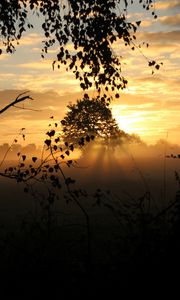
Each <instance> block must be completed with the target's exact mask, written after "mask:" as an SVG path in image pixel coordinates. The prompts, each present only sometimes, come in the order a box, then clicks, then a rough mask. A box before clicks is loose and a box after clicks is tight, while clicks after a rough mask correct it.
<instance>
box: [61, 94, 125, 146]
mask: <svg viewBox="0 0 180 300" xmlns="http://www.w3.org/2000/svg"><path fill="white" fill-rule="evenodd" d="M67 107H68V109H69V111H68V112H67V114H66V116H65V117H64V119H63V120H62V121H61V124H62V126H63V128H62V130H63V133H64V139H65V140H71V141H77V140H80V138H81V137H85V136H86V135H87V136H91V135H93V136H97V137H100V138H103V139H108V138H111V137H116V138H117V137H118V136H119V128H118V125H117V123H116V121H115V119H114V118H113V117H112V113H111V110H110V109H109V108H108V106H107V105H106V103H105V101H103V100H102V99H100V98H99V97H97V98H93V99H92V100H91V99H90V98H89V96H88V95H87V94H85V95H84V98H83V99H82V100H78V101H77V103H76V104H69V105H68V106H67ZM87 139H88V137H87Z"/></svg>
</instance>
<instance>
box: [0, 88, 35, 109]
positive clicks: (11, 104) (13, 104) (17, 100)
mask: <svg viewBox="0 0 180 300" xmlns="http://www.w3.org/2000/svg"><path fill="white" fill-rule="evenodd" d="M27 92H28V91H26V92H24V93H21V94H19V95H18V96H17V97H16V99H15V100H14V101H12V102H11V103H9V104H8V105H6V106H5V107H4V108H2V109H1V110H0V114H2V113H4V112H5V111H6V110H7V109H9V108H10V107H11V106H15V105H16V104H17V103H20V102H23V101H25V100H26V99H30V100H33V98H31V97H30V96H28V95H26V96H23V95H24V94H26V93H27Z"/></svg>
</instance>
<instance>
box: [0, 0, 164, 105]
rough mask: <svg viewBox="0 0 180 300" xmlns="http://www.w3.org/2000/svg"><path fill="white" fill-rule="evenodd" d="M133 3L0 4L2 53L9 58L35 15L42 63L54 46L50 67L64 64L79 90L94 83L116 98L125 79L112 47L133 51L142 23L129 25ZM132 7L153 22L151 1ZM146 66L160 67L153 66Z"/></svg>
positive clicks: (22, 0) (44, 0)
mask: <svg viewBox="0 0 180 300" xmlns="http://www.w3.org/2000/svg"><path fill="white" fill-rule="evenodd" d="M133 2H134V1H132V0H131V1H130V0H129V1H128V0H107V1H103V0H83V1H82V0H67V1H60V0H53V1H52V0H28V1H27V0H19V1H16V0H12V1H9V0H3V1H1V3H0V37H1V40H2V42H3V44H4V47H5V51H7V52H9V53H13V52H14V51H15V47H16V44H17V43H19V41H20V40H21V38H22V36H23V33H24V32H26V31H27V30H28V28H29V29H30V28H33V27H34V25H33V24H32V22H30V21H29V19H30V18H29V17H30V16H31V15H32V14H34V15H36V16H37V17H39V18H40V22H41V26H42V30H43V32H44V40H43V47H42V57H43V58H44V56H45V54H46V53H47V52H48V49H49V48H50V47H52V46H53V45H55V44H58V51H57V54H56V59H55V60H54V62H53V67H55V66H57V67H58V68H60V66H61V65H66V67H67V70H69V69H72V70H73V73H74V75H75V77H76V79H79V80H80V86H81V88H82V89H84V90H85V89H88V88H89V87H91V86H92V85H93V84H94V85H95V88H96V89H97V90H99V91H100V90H101V85H103V86H105V88H106V90H107V91H108V90H109V89H111V90H112V91H114V90H115V91H116V93H117V92H118V91H119V90H121V89H123V88H125V87H126V85H127V80H126V79H125V78H124V77H123V76H122V75H121V58H120V57H117V56H116V55H115V53H114V51H113V48H112V46H113V44H114V43H115V42H116V41H118V40H122V42H123V43H124V44H125V46H129V47H130V48H131V49H132V50H134V48H135V40H136V32H137V30H138V28H139V26H140V24H141V21H140V20H137V21H136V22H130V21H128V18H127V11H128V6H130V5H131V4H133ZM137 2H138V3H139V5H140V6H142V7H143V8H144V9H146V10H150V9H151V13H152V15H153V16H154V18H156V15H155V8H154V0H139V1H137ZM70 46H72V47H70ZM70 49H72V50H70ZM1 53H2V49H0V54H1ZM153 62H154V61H153ZM148 63H149V65H150V66H151V67H155V68H156V69H157V68H159V65H158V64H156V62H154V64H152V62H151V61H148ZM109 100H110V99H109Z"/></svg>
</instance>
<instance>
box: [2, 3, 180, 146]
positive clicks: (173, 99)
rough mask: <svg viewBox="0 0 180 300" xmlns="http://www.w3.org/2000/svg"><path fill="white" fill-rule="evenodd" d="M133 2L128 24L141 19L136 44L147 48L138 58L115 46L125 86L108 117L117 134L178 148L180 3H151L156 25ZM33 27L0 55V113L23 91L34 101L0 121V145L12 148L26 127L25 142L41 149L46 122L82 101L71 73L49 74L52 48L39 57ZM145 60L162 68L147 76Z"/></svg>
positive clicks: (137, 53)
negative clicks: (113, 121)
mask: <svg viewBox="0 0 180 300" xmlns="http://www.w3.org/2000/svg"><path fill="white" fill-rule="evenodd" d="M137 2H138V1H135V4H134V5H133V6H132V7H131V9H130V11H129V19H130V20H143V21H142V26H141V29H140V31H139V32H138V33H137V44H142V43H143V42H145V43H148V44H149V45H150V46H149V47H148V48H147V47H145V46H143V45H142V48H141V50H142V52H143V54H142V53H141V52H140V51H138V49H136V50H135V51H130V50H127V48H125V47H123V46H122V45H121V43H119V42H117V43H116V44H115V45H114V51H115V52H116V53H117V55H121V56H123V75H124V76H125V77H126V78H127V79H128V87H127V89H126V90H124V91H122V92H121V96H120V98H119V99H116V100H114V101H113V102H112V103H111V108H112V112H113V116H114V117H115V118H116V120H117V122H118V124H119V127H120V128H121V129H123V130H125V131H126V132H128V133H136V134H138V135H139V136H140V137H141V138H142V139H143V140H144V141H145V142H146V143H147V144H155V143H156V142H157V141H158V140H159V139H167V138H168V141H169V142H171V143H177V144H180V134H179V131H180V118H179V114H180V101H179V94H180V93H179V92H180V84H179V83H180V80H179V78H180V70H179V59H180V52H179V41H180V2H179V1H178V0H176V1H175V0H167V1H166V0H164V1H156V5H155V8H156V14H157V16H158V18H157V19H156V20H154V19H153V18H152V16H151V14H150V13H149V12H145V11H143V10H140V9H139V5H137ZM38 23H39V21H38V20H37V26H36V27H35V29H34V30H33V31H32V30H31V31H29V32H26V34H25V35H24V37H23V38H22V40H21V41H20V45H19V46H18V47H17V49H16V52H15V54H13V55H10V54H2V55H1V56H0V66H1V67H0V108H2V107H3V106H4V105H6V104H7V103H9V101H10V100H13V99H15V98H16V96H17V95H18V94H19V93H21V92H23V91H26V90H29V91H30V92H29V95H30V96H32V98H33V99H34V100H30V101H26V102H24V103H23V104H21V105H20V107H21V108H11V109H9V110H8V111H6V112H5V113H4V114H3V115H2V116H1V119H0V132H1V135H0V144H3V143H11V141H12V140H13V139H14V137H16V136H17V135H18V132H19V130H20V129H21V128H22V127H25V128H26V142H27V143H33V142H34V143H36V144H41V142H42V141H43V140H44V134H45V132H46V131H47V127H48V124H49V118H50V117H51V116H52V115H53V116H54V117H55V119H56V120H60V119H62V118H63V116H64V114H65V113H66V110H67V108H66V106H67V104H69V103H70V102H75V101H76V100H77V99H80V98H82V96H83V92H82V91H81V90H80V88H79V83H78V82H77V81H76V80H75V79H74V76H73V74H72V73H70V72H68V73H67V72H66V71H65V69H63V68H61V69H60V70H54V71H53V69H52V61H53V60H54V58H55V54H56V50H57V49H52V50H51V51H50V54H49V56H47V58H46V59H42V58H41V41H42V40H43V36H42V33H41V32H40V30H39V26H38ZM144 56H146V57H148V59H150V60H151V59H155V60H157V61H159V62H163V66H162V67H161V68H160V70H159V71H157V72H155V74H154V75H152V74H151V69H150V68H149V67H148V63H147V60H146V59H145V57H144ZM22 108H26V110H24V109H22Z"/></svg>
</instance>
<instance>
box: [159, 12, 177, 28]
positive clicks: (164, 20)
mask: <svg viewBox="0 0 180 300" xmlns="http://www.w3.org/2000/svg"><path fill="white" fill-rule="evenodd" d="M158 20H159V22H160V23H161V24H163V25H167V26H180V14H178V15H176V16H167V17H166V16H165V17H160V18H159V19H158Z"/></svg>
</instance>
